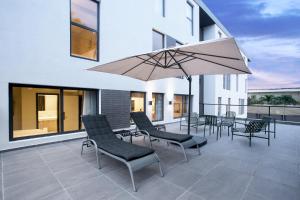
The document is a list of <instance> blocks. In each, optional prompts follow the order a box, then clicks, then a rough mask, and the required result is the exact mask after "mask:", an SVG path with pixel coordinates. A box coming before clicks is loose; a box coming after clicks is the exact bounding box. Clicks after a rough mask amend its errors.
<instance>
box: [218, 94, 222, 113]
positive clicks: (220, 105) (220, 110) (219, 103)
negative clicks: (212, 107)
mask: <svg viewBox="0 0 300 200" xmlns="http://www.w3.org/2000/svg"><path fill="white" fill-rule="evenodd" d="M221 115H222V97H218V116H221Z"/></svg>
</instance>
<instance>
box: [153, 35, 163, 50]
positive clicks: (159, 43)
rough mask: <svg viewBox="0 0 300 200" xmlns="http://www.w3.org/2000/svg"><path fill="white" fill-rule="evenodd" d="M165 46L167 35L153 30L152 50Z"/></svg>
mask: <svg viewBox="0 0 300 200" xmlns="http://www.w3.org/2000/svg"><path fill="white" fill-rule="evenodd" d="M163 48H165V35H164V34H162V33H160V32H157V31H155V30H153V31H152V50H153V51H155V50H158V49H163Z"/></svg>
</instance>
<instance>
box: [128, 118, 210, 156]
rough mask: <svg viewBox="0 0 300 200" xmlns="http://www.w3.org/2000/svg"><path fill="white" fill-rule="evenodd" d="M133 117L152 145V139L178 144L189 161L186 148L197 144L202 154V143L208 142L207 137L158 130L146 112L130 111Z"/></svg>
mask: <svg viewBox="0 0 300 200" xmlns="http://www.w3.org/2000/svg"><path fill="white" fill-rule="evenodd" d="M130 116H131V119H132V120H133V121H134V123H135V124H136V126H137V128H138V129H139V131H140V132H141V133H142V134H144V135H146V136H148V138H149V142H150V146H151V147H152V139H157V140H159V141H160V140H162V141H166V142H167V143H170V144H176V145H178V146H180V147H181V149H182V151H183V154H184V157H185V160H186V161H188V158H187V156H186V152H185V149H186V148H190V147H194V146H196V147H197V149H198V154H199V155H200V145H203V144H204V143H206V139H205V138H201V137H196V136H191V135H183V134H176V133H170V132H165V131H159V130H157V129H156V128H155V127H154V126H153V124H152V123H151V121H150V120H149V118H148V117H147V115H146V114H145V113H144V112H132V113H130Z"/></svg>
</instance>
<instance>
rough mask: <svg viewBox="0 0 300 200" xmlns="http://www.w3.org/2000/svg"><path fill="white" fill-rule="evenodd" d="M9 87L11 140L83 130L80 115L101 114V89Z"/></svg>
mask: <svg viewBox="0 0 300 200" xmlns="http://www.w3.org/2000/svg"><path fill="white" fill-rule="evenodd" d="M9 88H10V91H9V92H10V101H9V103H10V121H11V122H12V123H11V124H10V130H11V131H10V140H17V139H24V138H32V137H41V136H46V135H57V134H61V133H64V132H70V131H72V132H73V131H80V130H82V129H83V126H82V123H81V117H80V116H81V115H83V114H96V113H98V111H97V109H98V107H97V94H98V91H97V90H84V89H67V88H60V87H52V86H51V87H50V86H34V85H20V84H10V85H9ZM87 93H89V94H87Z"/></svg>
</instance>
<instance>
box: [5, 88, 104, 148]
mask: <svg viewBox="0 0 300 200" xmlns="http://www.w3.org/2000/svg"><path fill="white" fill-rule="evenodd" d="M13 87H27V88H43V89H57V90H59V99H58V103H59V107H58V109H59V123H58V132H57V133H54V134H53V133H50V134H42V135H32V136H24V137H17V138H14V135H13V134H14V133H13ZM64 90H85V91H94V92H96V112H97V113H99V89H96V88H78V87H64V86H52V85H38V84H23V83H8V96H9V97H8V98H9V100H8V107H9V112H8V117H9V141H10V142H13V141H18V140H26V139H33V138H43V137H49V136H59V135H66V134H71V133H78V132H82V131H84V129H81V130H75V131H62V130H63V124H64V122H63V112H64V102H63V98H64V94H63V92H64Z"/></svg>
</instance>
